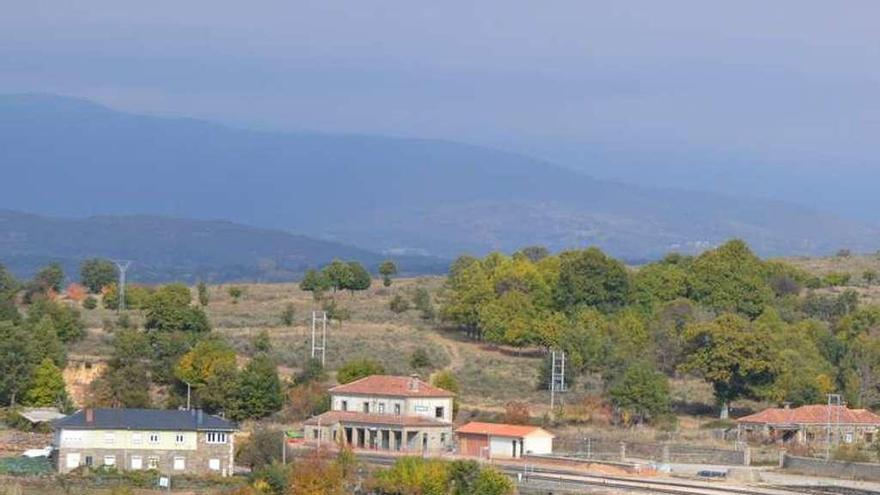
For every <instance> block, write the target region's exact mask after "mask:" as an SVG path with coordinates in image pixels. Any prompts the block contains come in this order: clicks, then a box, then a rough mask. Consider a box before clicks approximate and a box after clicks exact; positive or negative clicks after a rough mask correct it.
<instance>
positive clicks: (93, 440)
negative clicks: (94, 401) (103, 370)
mask: <svg viewBox="0 0 880 495" xmlns="http://www.w3.org/2000/svg"><path fill="white" fill-rule="evenodd" d="M235 431H236V426H235V425H234V424H233V423H231V422H229V421H226V420H225V419H222V418H219V417H216V416H211V415H208V414H204V413H203V412H202V411H195V410H193V411H177V410H161V409H84V410H80V411H77V412H76V413H74V414H72V415H70V416H68V417H66V418H64V419H61V420H59V421H57V422H56V423H55V436H54V440H53V445H52V446H53V455H54V458H55V462H56V467H57V469H58V471H59V472H61V473H67V472H69V471H72V470H74V469H77V468H79V467H81V466H89V467H94V468H99V467H105V468H114V469H119V470H156V471H158V472H160V473H163V474H172V475H173V474H198V475H203V474H214V475H220V476H230V475H232V474H233V471H234V463H233V458H234V453H235V443H234V442H235Z"/></svg>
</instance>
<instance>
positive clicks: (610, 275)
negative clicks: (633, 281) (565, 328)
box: [553, 247, 629, 312]
mask: <svg viewBox="0 0 880 495" xmlns="http://www.w3.org/2000/svg"><path fill="white" fill-rule="evenodd" d="M553 295H554V299H555V301H556V305H557V307H558V308H559V309H560V310H563V311H567V312H572V311H574V310H575V309H576V308H578V307H582V306H588V307H595V308H598V309H599V310H600V311H612V310H614V309H617V308H620V307H622V306H624V305H625V304H626V302H627V298H628V295H629V275H628V274H627V273H626V268H625V267H624V266H623V264H622V263H620V262H619V261H617V260H615V259H613V258H609V257H608V256H606V255H605V253H603V252H602V251H601V250H599V249H598V248H595V247H591V248H588V249H585V250H583V251H569V252H566V253H562V254H561V255H560V267H559V281H558V282H557V285H556V288H555V290H554V294H553Z"/></svg>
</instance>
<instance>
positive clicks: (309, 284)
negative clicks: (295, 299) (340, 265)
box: [299, 270, 331, 293]
mask: <svg viewBox="0 0 880 495" xmlns="http://www.w3.org/2000/svg"><path fill="white" fill-rule="evenodd" d="M330 285H331V284H330V281H329V280H328V279H327V276H326V275H325V274H324V272H322V271H318V270H308V271H306V274H305V275H304V276H303V278H302V280H300V281H299V288H300V289H301V290H305V291H310V292H315V293H320V292H323V291H325V290H327V289H329V288H330Z"/></svg>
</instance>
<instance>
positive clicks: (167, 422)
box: [55, 409, 238, 431]
mask: <svg viewBox="0 0 880 495" xmlns="http://www.w3.org/2000/svg"><path fill="white" fill-rule="evenodd" d="M91 414H92V421H90V422H89V421H87V417H86V410H85V409H81V410H79V411H77V412H75V413H73V414H71V415H70V416H67V417H66V418H63V419H59V420H58V421H56V422H55V428H56V429H62V428H64V429H69V430H175V431H204V430H220V431H234V430H237V429H238V428H237V427H236V425H235V423H232V422H230V421H227V420H225V419H223V418H219V417H217V416H212V415H210V414H205V413H202V412H200V411H196V410H191V411H179V410H176V409H92V410H91Z"/></svg>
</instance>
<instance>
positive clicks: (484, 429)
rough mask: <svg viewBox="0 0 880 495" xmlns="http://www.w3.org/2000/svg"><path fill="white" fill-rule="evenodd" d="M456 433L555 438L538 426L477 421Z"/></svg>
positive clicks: (462, 427) (460, 428)
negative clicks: (533, 435)
mask: <svg viewBox="0 0 880 495" xmlns="http://www.w3.org/2000/svg"><path fill="white" fill-rule="evenodd" d="M455 432H456V433H470V434H477V435H490V436H495V437H517V438H519V437H527V436H529V435H532V434H534V433H543V434H545V435H548V436H551V437H554V436H555V435H553V434H552V433H550V432H549V431H547V430H545V429H543V428H540V427H538V426H524V425H508V424H501V423H480V422H477V421H472V422H470V423H468V424H466V425H464V426H461V427H459V428H458V429H457V430H455Z"/></svg>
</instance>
